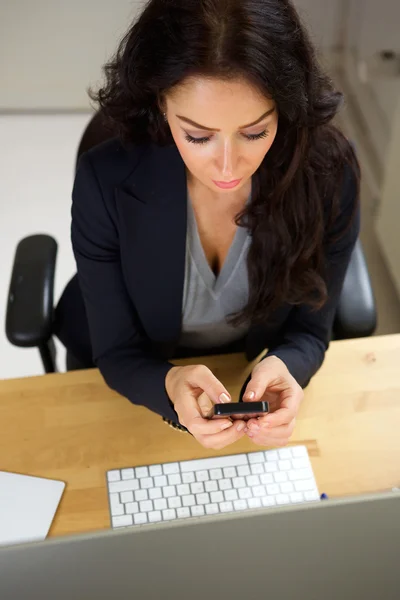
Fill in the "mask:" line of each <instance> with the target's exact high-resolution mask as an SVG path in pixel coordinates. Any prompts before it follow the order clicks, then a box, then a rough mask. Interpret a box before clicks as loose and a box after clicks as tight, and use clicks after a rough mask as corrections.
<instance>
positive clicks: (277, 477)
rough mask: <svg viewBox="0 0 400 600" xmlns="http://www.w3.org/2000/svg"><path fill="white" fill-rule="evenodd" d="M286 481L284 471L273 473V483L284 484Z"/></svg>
mask: <svg viewBox="0 0 400 600" xmlns="http://www.w3.org/2000/svg"><path fill="white" fill-rule="evenodd" d="M287 480H288V476H287V474H286V472H285V471H278V472H277V473H274V481H275V483H284V482H285V481H287Z"/></svg>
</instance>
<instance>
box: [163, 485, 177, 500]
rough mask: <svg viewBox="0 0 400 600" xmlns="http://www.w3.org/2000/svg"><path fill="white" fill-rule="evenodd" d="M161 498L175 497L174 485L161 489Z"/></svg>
mask: <svg viewBox="0 0 400 600" xmlns="http://www.w3.org/2000/svg"><path fill="white" fill-rule="evenodd" d="M163 496H164V498H171V497H172V496H176V487H175V486H174V485H167V486H165V488H163Z"/></svg>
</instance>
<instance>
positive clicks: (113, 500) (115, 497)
mask: <svg viewBox="0 0 400 600" xmlns="http://www.w3.org/2000/svg"><path fill="white" fill-rule="evenodd" d="M124 493H126V492H124ZM132 500H133V498H132ZM120 504H121V500H120V498H119V494H110V506H111V508H112V507H113V506H119V505H120Z"/></svg>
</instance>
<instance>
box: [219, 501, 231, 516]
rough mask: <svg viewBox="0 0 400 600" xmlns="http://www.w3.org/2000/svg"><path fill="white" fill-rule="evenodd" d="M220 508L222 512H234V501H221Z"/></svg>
mask: <svg viewBox="0 0 400 600" xmlns="http://www.w3.org/2000/svg"><path fill="white" fill-rule="evenodd" d="M219 510H220V511H221V512H222V513H226V512H232V511H233V504H232V502H221V504H220V505H219Z"/></svg>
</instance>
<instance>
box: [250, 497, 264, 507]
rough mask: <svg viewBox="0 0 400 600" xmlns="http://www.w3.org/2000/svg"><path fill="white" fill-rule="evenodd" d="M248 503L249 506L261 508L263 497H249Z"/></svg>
mask: <svg viewBox="0 0 400 600" xmlns="http://www.w3.org/2000/svg"><path fill="white" fill-rule="evenodd" d="M247 503H248V505H249V508H261V498H249V499H248V500H247Z"/></svg>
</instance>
